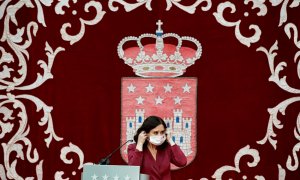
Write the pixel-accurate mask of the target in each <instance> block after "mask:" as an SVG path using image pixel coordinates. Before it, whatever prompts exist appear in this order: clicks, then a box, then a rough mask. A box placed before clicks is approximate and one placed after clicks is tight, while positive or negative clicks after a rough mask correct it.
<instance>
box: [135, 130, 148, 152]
mask: <svg viewBox="0 0 300 180" xmlns="http://www.w3.org/2000/svg"><path fill="white" fill-rule="evenodd" d="M146 139H147V134H146V132H145V131H142V132H141V133H140V134H139V136H138V142H137V145H136V149H137V150H139V151H143V145H144V143H145V141H146Z"/></svg>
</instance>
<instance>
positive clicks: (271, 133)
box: [257, 97, 300, 149]
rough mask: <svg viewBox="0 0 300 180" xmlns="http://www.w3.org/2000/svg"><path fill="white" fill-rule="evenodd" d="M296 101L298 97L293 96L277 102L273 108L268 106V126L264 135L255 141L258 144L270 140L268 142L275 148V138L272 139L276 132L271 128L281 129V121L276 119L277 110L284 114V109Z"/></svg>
mask: <svg viewBox="0 0 300 180" xmlns="http://www.w3.org/2000/svg"><path fill="white" fill-rule="evenodd" d="M297 101H300V97H293V98H290V99H286V100H284V101H282V102H281V103H279V104H278V105H277V106H275V107H274V108H269V109H268V112H269V114H270V118H269V123H268V128H267V132H266V135H265V137H264V138H263V139H262V140H260V141H257V143H258V144H265V143H266V142H267V141H269V142H270V144H271V145H272V146H273V148H274V149H276V147H277V146H276V144H277V140H276V139H273V138H274V137H276V133H275V132H274V130H273V126H274V127H275V128H277V129H282V128H283V125H282V124H281V121H280V120H279V119H278V117H277V116H278V112H280V113H281V114H282V115H285V109H286V108H287V107H288V106H289V105H290V104H293V103H295V102H297Z"/></svg>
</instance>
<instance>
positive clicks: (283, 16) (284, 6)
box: [270, 0, 300, 27]
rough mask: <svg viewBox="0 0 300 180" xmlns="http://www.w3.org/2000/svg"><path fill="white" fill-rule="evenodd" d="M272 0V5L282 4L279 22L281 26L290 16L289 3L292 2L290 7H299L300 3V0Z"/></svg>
mask: <svg viewBox="0 0 300 180" xmlns="http://www.w3.org/2000/svg"><path fill="white" fill-rule="evenodd" d="M270 2H271V3H272V6H279V5H280V4H282V5H281V9H280V19H279V24H278V26H279V27H280V26H281V25H283V23H285V22H286V21H287V17H288V15H287V6H288V3H289V2H291V3H290V5H289V7H290V8H294V7H298V6H299V4H300V1H299V0H293V1H290V0H270Z"/></svg>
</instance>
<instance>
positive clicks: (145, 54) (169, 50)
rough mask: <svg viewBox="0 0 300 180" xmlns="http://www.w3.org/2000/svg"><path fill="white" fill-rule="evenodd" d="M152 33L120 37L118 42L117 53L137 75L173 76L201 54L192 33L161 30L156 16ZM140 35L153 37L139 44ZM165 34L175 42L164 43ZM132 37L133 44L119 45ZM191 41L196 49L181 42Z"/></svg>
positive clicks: (200, 47)
mask: <svg viewBox="0 0 300 180" xmlns="http://www.w3.org/2000/svg"><path fill="white" fill-rule="evenodd" d="M156 25H157V26H158V28H157V30H156V34H149V33H145V34H142V35H140V36H139V37H135V36H128V37H125V38H123V39H122V40H121V41H120V43H119V45H118V49H117V50H118V55H119V57H120V58H121V59H123V60H124V62H125V64H127V65H129V66H131V67H132V68H133V70H134V72H135V74H136V75H137V76H141V77H177V76H181V75H183V73H184V72H185V71H186V68H187V67H189V66H191V65H193V64H194V63H195V61H196V60H197V59H199V58H200V57H201V54H202V46H201V44H200V43H199V41H198V40H197V39H195V38H193V37H189V36H182V37H180V36H179V35H177V34H175V33H166V34H163V30H162V28H161V26H162V25H163V23H162V22H161V20H159V21H158V22H157V23H156ZM144 38H152V39H155V40H156V41H155V44H153V43H152V44H151V43H150V44H146V45H142V42H141V40H142V39H144ZM166 38H175V39H176V40H177V45H174V44H168V43H166V44H165V43H164V39H166ZM129 41H135V42H136V43H137V46H134V47H129V48H126V49H125V50H124V49H123V45H124V44H125V43H127V42H129ZM185 41H187V42H191V43H193V44H194V45H195V46H196V50H195V49H193V48H190V47H185V46H182V43H183V42H185Z"/></svg>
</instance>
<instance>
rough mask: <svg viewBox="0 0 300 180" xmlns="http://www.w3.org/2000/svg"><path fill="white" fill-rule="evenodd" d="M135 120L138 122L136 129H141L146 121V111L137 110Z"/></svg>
mask: <svg viewBox="0 0 300 180" xmlns="http://www.w3.org/2000/svg"><path fill="white" fill-rule="evenodd" d="M135 120H136V129H138V128H139V127H141V125H142V124H143V122H144V120H145V109H136V110H135Z"/></svg>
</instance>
